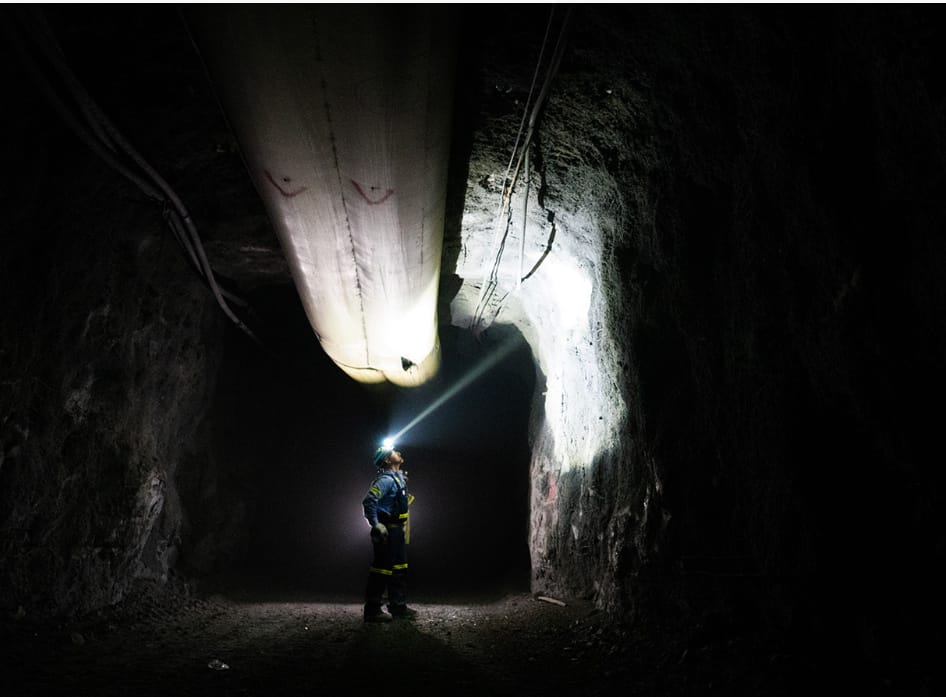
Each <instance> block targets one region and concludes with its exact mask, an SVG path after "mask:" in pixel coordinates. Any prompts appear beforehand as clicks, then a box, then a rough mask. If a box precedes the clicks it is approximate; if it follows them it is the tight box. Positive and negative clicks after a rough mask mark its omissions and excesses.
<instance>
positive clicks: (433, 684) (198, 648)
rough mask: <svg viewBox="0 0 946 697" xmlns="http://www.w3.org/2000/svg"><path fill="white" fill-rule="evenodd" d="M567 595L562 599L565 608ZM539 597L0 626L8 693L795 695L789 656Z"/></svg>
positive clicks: (346, 600) (178, 606)
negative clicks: (645, 629) (400, 613)
mask: <svg viewBox="0 0 946 697" xmlns="http://www.w3.org/2000/svg"><path fill="white" fill-rule="evenodd" d="M552 600H558V599H552ZM562 602H564V605H562V604H558V603H556V602H549V601H548V600H545V599H540V598H539V597H537V596H533V595H530V594H529V593H510V594H506V595H503V596H501V597H493V598H486V599H482V598H481V599H477V598H449V599H437V600H436V601H435V602H424V599H422V598H421V599H418V602H414V603H412V605H413V607H415V608H416V609H417V610H418V613H419V614H418V616H417V618H415V619H413V620H394V621H393V622H391V623H388V624H365V623H364V622H363V620H362V614H361V612H362V607H361V604H360V602H359V601H358V598H356V597H351V596H348V597H306V595H305V594H304V593H277V592H265V591H263V590H261V589H258V588H257V589H249V590H247V589H244V590H232V589H231V590H230V591H227V592H218V593H213V594H209V595H207V594H205V595H201V596H198V595H197V594H193V593H192V594H189V595H181V594H173V593H167V592H164V593H162V592H160V591H152V592H149V593H141V594H138V595H137V596H135V597H133V598H130V599H129V600H127V601H126V602H124V603H122V604H121V605H119V606H116V607H114V608H111V609H109V610H107V611H102V612H99V613H95V614H94V615H92V616H89V617H85V618H82V619H73V620H68V621H65V620H63V621H51V620H48V619H47V620H39V619H33V618H31V617H30V616H28V615H26V616H24V615H23V613H22V612H21V613H19V616H14V617H7V618H3V620H2V622H0V640H2V643H0V650H2V656H3V658H2V659H0V666H2V671H0V680H2V682H0V694H3V695H6V696H7V697H20V696H21V695H23V696H26V695H70V696H72V695H90V696H92V695H95V696H98V695H102V696H108V697H112V696H116V697H117V696H122V697H125V696H128V697H132V696H133V697H149V696H151V695H155V696H157V695H162V696H164V695H181V696H187V695H199V696H200V697H209V696H214V695H287V696H292V695H329V694H331V695H361V694H365V695H367V694H371V695H377V694H378V692H379V690H380V691H382V692H384V691H388V690H394V691H395V692H396V693H402V692H406V691H410V692H411V693H414V694H433V693H434V692H435V691H436V692H441V693H443V694H447V695H459V696H466V695H499V696H506V695H549V694H568V695H604V694H613V693H614V692H615V691H617V692H619V693H621V694H632V695H651V694H654V695H657V694H660V695H693V694H790V693H791V691H790V690H789V689H788V688H787V685H788V684H789V681H788V678H789V676H790V674H791V673H792V672H794V671H796V670H797V668H798V666H797V664H793V662H791V661H790V660H789V657H787V656H784V655H780V654H778V653H777V652H772V651H771V650H770V648H768V647H764V646H761V645H758V644H756V643H753V642H748V643H747V641H746V640H745V639H743V640H738V639H737V640H734V639H733V638H728V639H725V640H723V639H719V640H717V641H708V642H705V643H704V642H700V643H701V644H702V645H693V646H687V645H681V644H679V643H676V642H674V641H664V640H662V639H661V638H660V637H655V636H649V635H646V634H644V633H642V632H635V631H634V630H632V629H631V628H628V627H621V626H615V625H614V624H612V623H609V622H608V621H607V617H606V615H605V614H604V613H602V612H599V611H597V610H596V609H595V608H594V607H593V606H592V605H591V604H590V603H588V602H586V601H581V600H574V599H567V600H566V601H562Z"/></svg>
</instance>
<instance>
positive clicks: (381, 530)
mask: <svg viewBox="0 0 946 697" xmlns="http://www.w3.org/2000/svg"><path fill="white" fill-rule="evenodd" d="M387 539H388V529H387V528H386V527H384V523H375V524H374V525H372V526H371V541H372V542H384V541H385V540H387Z"/></svg>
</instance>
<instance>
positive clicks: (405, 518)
mask: <svg viewBox="0 0 946 697" xmlns="http://www.w3.org/2000/svg"><path fill="white" fill-rule="evenodd" d="M398 518H400V519H401V520H407V513H402V514H401V515H399V516H398Z"/></svg>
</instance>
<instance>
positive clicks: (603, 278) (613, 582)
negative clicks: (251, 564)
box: [448, 8, 946, 660]
mask: <svg viewBox="0 0 946 697" xmlns="http://www.w3.org/2000/svg"><path fill="white" fill-rule="evenodd" d="M525 14H526V16H525V17H523V19H525V20H531V21H532V22H533V23H537V22H538V21H539V17H537V16H536V15H528V13H525ZM930 19H931V18H930V17H929V16H927V15H926V14H925V13H922V12H917V13H909V12H908V13H904V12H900V11H884V10H876V11H873V10H872V11H864V10H830V11H822V12H812V11H797V10H793V11H781V12H774V11H756V10H746V9H743V8H727V9H719V8H712V9H710V8H707V9H699V10H693V11H688V12H686V13H683V12H677V11H673V10H667V9H649V10H642V9H640V8H634V9H630V8H622V9H614V10H607V11H583V10H581V9H579V10H577V11H576V13H575V16H574V17H573V22H572V25H571V31H572V34H571V37H570V42H571V43H570V51H569V53H568V55H567V57H566V59H565V61H564V63H563V65H562V67H561V70H560V71H559V74H558V76H557V78H556V81H555V85H554V89H553V90H552V93H551V96H550V100H549V104H548V106H547V109H546V110H545V113H544V116H543V118H542V122H541V129H540V136H539V140H538V142H537V143H536V146H535V149H534V151H533V153H532V157H533V160H534V161H536V162H538V163H540V164H539V166H538V167H537V168H536V169H537V174H534V175H533V177H534V179H535V178H537V179H538V180H539V182H538V183H537V184H536V183H533V186H532V190H531V195H530V199H529V205H528V211H529V215H528V224H527V231H526V243H525V250H526V252H525V257H526V260H525V263H524V265H522V266H521V267H520V262H519V261H518V250H519V246H520V240H521V232H520V230H521V224H520V223H519V222H518V221H519V220H520V219H521V217H522V210H523V205H522V200H521V198H520V200H519V201H518V202H516V203H515V204H514V206H513V212H512V214H511V216H510V218H511V220H512V221H513V224H512V226H511V227H510V233H509V236H508V238H506V240H505V245H504V246H503V247H502V255H501V261H500V262H499V263H498V264H497V265H496V268H498V272H496V275H495V277H494V278H497V279H498V281H497V284H498V290H497V291H496V292H495V293H494V294H492V298H493V299H494V302H493V305H492V306H491V308H490V310H489V312H487V317H491V316H492V315H495V316H496V322H497V325H498V324H500V323H503V322H506V323H511V324H514V325H516V326H518V327H519V328H520V329H521V330H522V332H523V334H524V335H525V336H526V338H527V339H528V340H529V342H530V344H531V345H532V349H533V353H534V355H535V358H536V364H537V366H538V368H539V370H540V372H541V380H540V383H541V382H544V387H540V388H539V389H540V390H541V391H542V397H544V399H541V398H540V399H537V402H536V404H537V407H538V411H537V413H536V414H535V418H534V428H533V433H532V434H531V436H532V442H533V454H532V458H533V459H532V524H531V548H532V556H533V573H534V583H535V587H536V589H539V590H541V589H549V590H551V591H555V592H564V593H570V594H579V595H584V594H587V595H591V596H593V597H594V598H595V601H596V602H597V603H599V604H600V605H602V606H604V607H607V608H609V609H612V610H615V611H618V612H621V613H623V612H631V613H632V615H636V616H638V617H639V618H640V619H643V618H644V617H646V616H647V615H650V616H653V617H656V618H660V619H664V620H666V619H668V618H669V617H674V616H682V615H688V614H689V615H691V616H692V614H693V613H695V615H696V616H704V617H707V618H709V619H707V621H708V622H711V623H716V624H723V625H725V626H727V627H730V628H735V627H741V626H747V625H753V626H754V625H757V624H762V625H763V626H768V627H772V628H777V629H778V630H779V631H787V632H796V631H797V632H798V636H805V635H806V634H807V633H808V632H814V633H815V635H816V636H818V637H819V638H823V639H825V641H826V643H830V644H833V645H834V647H835V648H834V650H835V651H837V652H838V653H839V654H841V655H843V656H847V655H848V654H849V653H850V654H860V655H867V656H869V657H870V659H871V660H881V659H883V658H884V657H887V656H889V655H890V654H891V653H896V652H897V651H899V650H904V651H908V650H919V651H920V652H921V653H922V646H923V640H924V639H925V638H927V637H929V636H939V637H940V638H941V630H940V629H939V628H937V627H936V626H935V624H934V623H931V622H929V621H927V617H928V613H929V611H930V610H933V609H941V603H940V602H939V601H937V600H936V599H935V594H934V592H933V589H934V588H935V585H936V583H938V581H934V579H939V578H940V574H939V572H937V571H936V569H937V568H939V565H941V562H942V553H943V536H942V532H941V530H942V529H943V526H942V522H943V521H942V513H941V510H940V509H941V503H942V491H941V488H940V477H939V476H938V473H937V472H936V468H935V467H933V466H931V464H930V463H931V462H932V461H933V460H934V459H936V458H935V456H934V455H933V453H934V452H935V449H934V435H933V434H934V433H936V431H937V429H936V428H935V425H934V424H935V422H936V420H937V418H938V414H939V413H940V411H941V410H939V409H936V408H935V407H934V408H933V409H932V410H931V411H928V410H927V409H928V408H927V407H926V406H925V405H927V404H935V403H936V401H937V395H938V394H939V393H940V392H941V390H942V387H943V380H944V364H943V356H944V355H946V352H944V349H946V346H944V344H943V341H944V333H943V329H942V310H943V283H942V280H941V279H938V278H937V273H936V269H938V268H942V266H943V262H944V261H946V259H944V252H946V248H944V240H943V237H942V230H943V223H944V208H943V205H942V202H941V200H940V198H941V197H940V195H939V193H938V192H939V191H941V188H942V184H943V180H944V176H943V175H944V172H943V159H942V151H941V144H942V139H943V132H944V121H943V119H944V101H943V92H942V87H941V82H942V81H941V74H940V73H939V72H937V71H936V69H935V68H934V66H936V65H938V62H939V61H938V60H937V59H936V56H937V55H939V53H940V51H941V49H940V48H939V46H941V43H940V42H941V40H942V38H943V32H942V25H941V24H940V23H937V22H931V21H930ZM517 38H521V37H517ZM510 43H512V44H513V45H515V46H516V47H518V48H521V44H518V43H516V42H515V40H513V41H512V42H510V41H509V37H508V36H505V35H504V36H503V37H500V38H497V43H496V44H495V45H494V44H491V43H490V44H489V46H488V47H487V48H486V49H484V51H483V57H484V61H485V63H486V65H487V71H486V75H487V77H486V78H485V80H484V81H486V80H488V81H489V82H488V84H486V85H484V88H483V90H482V93H483V94H484V95H486V96H487V97H488V98H484V99H483V100H482V101H481V102H480V106H481V109H482V112H481V116H480V119H479V121H478V122H477V123H476V125H475V130H474V135H473V138H472V146H471V158H470V177H469V184H468V189H467V197H466V202H467V206H466V208H465V210H464V215H463V224H462V229H461V230H460V234H459V247H460V249H459V251H458V252H457V254H456V258H457V263H456V269H457V271H456V273H457V274H458V275H459V276H460V277H461V278H462V279H463V281H464V282H463V284H462V286H461V288H460V290H459V292H458V293H457V295H456V297H455V299H454V300H453V304H452V308H451V309H452V318H453V321H454V322H455V323H458V324H461V325H464V324H465V325H466V326H470V323H471V318H473V317H474V316H475V313H476V309H475V308H476V307H477V302H478V300H479V295H480V288H482V287H483V282H484V279H488V278H489V273H490V270H491V269H492V268H493V264H494V263H495V259H496V253H497V249H499V245H497V244H496V243H491V239H492V238H493V235H494V234H495V233H494V230H495V225H494V221H495V219H496V210H497V209H498V204H499V193H498V192H499V188H500V183H501V182H502V178H503V171H504V170H505V167H506V162H507V160H508V157H509V152H510V151H511V143H512V142H513V139H514V137H515V129H516V126H517V123H518V119H519V115H520V113H521V108H522V107H521V104H522V101H523V100H524V98H525V95H526V94H527V93H528V87H529V78H530V76H531V70H530V69H529V68H530V67H531V66H529V65H528V64H527V60H526V54H528V55H529V57H532V56H534V55H536V54H537V50H525V49H523V50H522V51H521V53H520V54H518V56H513V59H512V60H509V58H510V56H509V54H508V53H504V52H503V49H504V48H505V49H509V47H510ZM527 45H529V48H530V49H534V48H535V46H534V44H527ZM510 52H511V51H510ZM516 57H519V58H521V61H519V62H516V60H515V58H516ZM490 71H492V72H490ZM503 143H508V144H510V145H508V146H506V147H504V146H503V145H502V144H503ZM521 188H522V187H521V186H520V189H521ZM500 229H504V227H503V226H501V227H500ZM448 248H451V246H450V244H448ZM536 262H538V264H539V265H538V268H536V269H534V273H533V274H532V275H530V276H529V277H528V278H527V279H526V280H524V281H523V282H522V285H521V287H519V288H518V289H517V288H516V280H517V279H518V278H520V277H522V275H523V274H522V272H521V271H520V268H522V269H527V270H528V269H530V268H531V267H532V266H533V264H535V263H536ZM507 294H508V295H507ZM576 302H577V305H576ZM576 308H577V311H576ZM474 326H475V323H474ZM489 331H490V330H487V332H489ZM891 596H893V597H894V598H895V600H893V599H891ZM888 600H892V602H891V603H888ZM905 634H906V635H907V636H908V637H909V638H908V639H907V640H906V641H907V643H908V644H909V646H910V649H905V648H904V646H903V644H902V643H900V642H903V641H904V635H905ZM898 644H899V645H898Z"/></svg>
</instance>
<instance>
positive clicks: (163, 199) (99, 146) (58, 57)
mask: <svg viewBox="0 0 946 697" xmlns="http://www.w3.org/2000/svg"><path fill="white" fill-rule="evenodd" d="M24 24H26V25H27V26H26V29H27V31H28V32H29V33H31V34H32V38H33V41H34V43H35V44H36V45H37V46H39V48H40V50H41V52H42V54H43V55H44V56H45V58H46V60H47V61H48V62H49V63H50V64H51V66H52V68H53V69H54V70H55V72H56V74H57V75H58V76H59V78H60V79H61V80H62V81H63V82H64V83H65V85H66V87H67V88H68V90H69V92H70V93H71V94H72V97H73V99H74V100H75V102H76V103H77V104H78V105H79V108H80V109H81V110H82V112H83V114H84V115H85V117H86V119H85V120H86V124H87V125H88V127H89V129H91V130H92V132H93V133H89V131H88V130H86V129H85V128H84V127H83V126H82V124H81V123H80V122H79V121H78V120H77V119H76V117H75V116H74V115H73V114H72V112H71V111H70V110H69V108H68V107H67V106H66V105H65V104H64V103H63V102H62V100H61V99H60V98H59V96H58V95H57V93H56V90H55V88H54V87H53V86H52V85H51V84H50V82H49V80H48V79H47V78H46V76H45V75H44V74H43V72H42V70H41V69H40V68H39V66H38V65H37V64H36V62H35V61H34V60H33V58H32V57H31V56H30V54H29V51H28V50H27V48H26V47H25V46H24V45H23V43H22V42H21V41H20V40H19V39H18V37H16V36H15V35H14V34H13V32H12V31H10V30H9V29H8V28H7V26H6V23H4V31H5V33H6V34H8V35H9V36H10V38H11V39H12V43H13V44H14V46H15V47H16V48H17V52H18V53H19V54H20V56H21V58H22V59H23V61H24V64H25V65H26V66H27V70H28V71H29V72H30V75H31V76H32V77H33V78H34V80H35V81H36V82H37V84H38V85H39V86H40V88H41V91H42V92H43V94H44V95H45V96H46V98H47V99H48V100H49V101H50V102H51V103H52V105H53V107H54V109H55V110H56V111H57V113H59V115H60V116H61V117H62V118H63V119H64V120H65V122H66V124H67V125H68V126H69V128H70V129H71V130H72V131H73V132H74V133H76V134H77V135H78V136H79V138H80V139H81V140H82V141H83V142H84V143H85V144H86V145H87V146H89V147H90V149H91V150H92V151H93V152H95V153H96V154H97V155H99V157H101V158H102V159H103V160H104V161H105V162H106V163H107V164H108V165H109V166H111V167H112V168H113V169H115V170H116V171H117V172H119V173H120V174H122V175H123V176H124V177H126V178H127V179H128V180H129V181H131V182H132V183H133V184H135V185H136V186H138V188H139V189H141V191H142V192H143V193H144V194H145V195H146V196H148V197H149V198H151V199H154V200H156V201H158V202H160V203H162V204H163V209H162V217H163V218H164V220H165V222H166V223H167V224H168V226H169V227H170V228H171V231H172V232H173V233H174V235H175V237H176V238H177V240H178V242H179V243H180V244H181V246H182V247H183V248H184V251H185V253H186V255H187V257H188V259H189V260H190V261H191V263H192V264H193V265H194V267H195V269H196V270H197V271H198V273H199V274H200V275H201V276H202V278H203V279H204V281H205V282H206V283H207V285H208V286H209V288H210V290H211V292H212V294H213V296H214V298H215V300H216V301H217V304H218V305H219V307H220V308H221V309H222V310H223V312H224V314H225V315H226V316H227V317H228V318H229V319H230V320H231V321H232V322H233V323H234V324H235V325H236V326H237V327H239V328H240V330H241V331H243V332H244V333H245V334H247V336H249V337H250V338H251V339H252V340H253V341H254V342H256V343H257V344H259V345H261V346H262V342H261V341H260V339H259V338H258V337H257V336H256V335H255V334H254V333H253V331H252V330H250V328H249V327H247V326H246V324H245V323H244V322H243V321H242V320H241V319H240V318H239V317H237V316H236V314H235V313H234V312H233V310H232V309H231V308H230V306H229V304H228V302H227V299H230V301H231V302H234V304H237V305H240V306H242V307H244V308H245V307H248V305H247V303H246V302H245V301H243V300H242V299H240V298H238V297H237V296H236V295H234V294H233V293H230V292H229V291H227V290H225V289H223V288H222V287H221V286H220V285H219V283H218V282H217V280H216V277H215V275H214V272H213V269H212V267H211V266H210V262H209V260H208V259H207V255H206V253H205V251H204V247H203V245H202V243H201V241H200V236H199V234H198V231H197V227H196V225H195V224H194V222H193V220H192V219H191V217H190V213H189V212H188V210H187V208H186V207H185V206H184V203H183V201H181V199H180V197H178V195H177V193H176V192H175V191H174V190H173V189H172V188H171V187H170V185H169V184H168V183H167V181H166V180H165V179H164V178H163V177H162V176H161V175H160V174H159V173H158V172H157V171H156V170H155V169H154V168H153V167H152V166H151V165H150V164H149V163H148V162H147V161H146V160H145V159H144V157H142V156H141V154H140V153H138V151H137V150H136V149H135V148H134V147H133V146H132V145H131V143H129V142H128V140H127V139H126V138H125V137H124V136H123V135H122V134H121V132H120V131H119V130H118V129H117V128H116V127H115V125H114V124H113V123H112V122H111V120H109V119H108V118H107V117H106V116H105V114H104V113H103V112H102V110H101V109H100V108H99V107H98V105H97V104H96V103H95V101H94V100H93V99H92V98H91V97H90V96H89V94H88V92H87V91H86V90H85V89H84V88H83V87H82V85H81V84H80V83H79V81H78V79H77V78H76V77H75V75H74V74H73V73H72V71H71V70H70V69H69V67H68V65H66V63H65V59H64V57H63V54H62V51H61V49H60V48H59V46H58V44H56V42H55V38H54V36H53V35H52V32H51V30H50V28H49V27H48V25H47V24H46V22H45V20H44V19H43V17H42V15H40V14H39V13H38V12H37V13H36V16H35V25H34V26H30V23H29V22H28V21H26V22H24ZM36 25H38V27H39V28H38V29H37V26H36ZM93 134H94V135H93ZM122 153H123V154H124V155H125V156H126V157H127V158H129V159H130V160H131V161H132V163H134V164H135V165H136V166H137V167H138V168H139V169H140V170H141V171H142V172H144V174H145V175H147V177H148V178H149V179H150V183H149V182H148V181H146V180H144V179H143V178H142V177H140V176H138V175H137V174H136V173H134V172H132V171H131V170H130V169H129V168H128V167H126V166H125V165H124V164H123V163H121V162H120V161H119V160H118V155H120V154H122Z"/></svg>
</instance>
